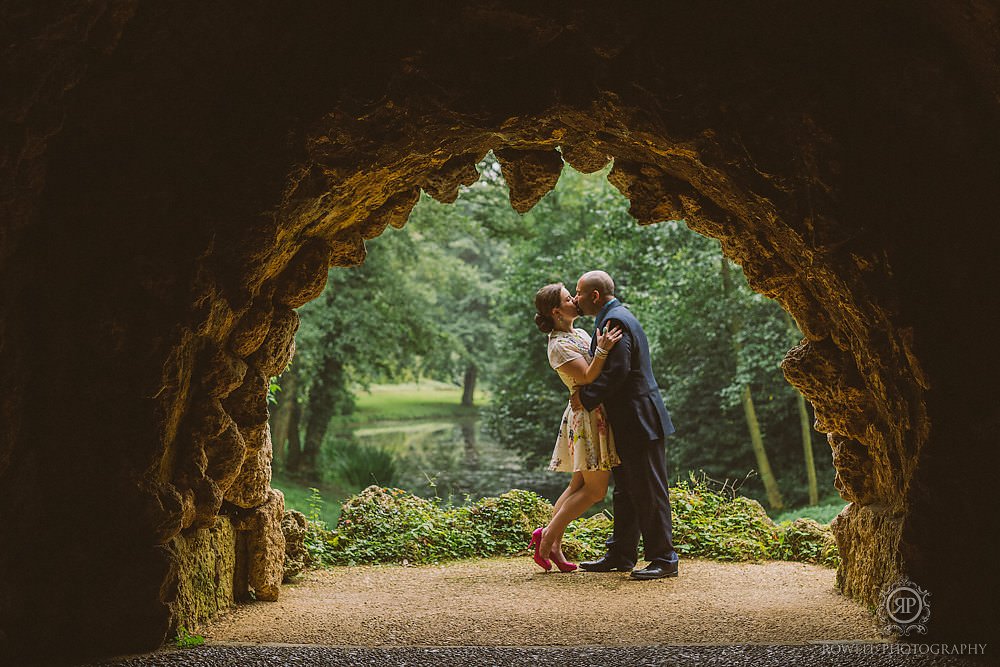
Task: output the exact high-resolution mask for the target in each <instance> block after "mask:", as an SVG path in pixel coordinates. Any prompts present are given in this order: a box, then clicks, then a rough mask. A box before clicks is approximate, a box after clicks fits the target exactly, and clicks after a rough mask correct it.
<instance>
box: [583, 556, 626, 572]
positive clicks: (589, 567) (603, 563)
mask: <svg viewBox="0 0 1000 667" xmlns="http://www.w3.org/2000/svg"><path fill="white" fill-rule="evenodd" d="M580 567H581V568H583V569H584V570H586V571H587V572H631V571H632V568H633V567H635V563H630V562H628V561H627V560H625V559H624V558H622V557H620V556H612V555H611V554H605V555H603V556H601V557H600V558H598V559H597V560H587V561H584V562H582V563H580Z"/></svg>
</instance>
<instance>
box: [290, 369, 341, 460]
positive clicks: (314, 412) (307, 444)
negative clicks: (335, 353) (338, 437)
mask: <svg viewBox="0 0 1000 667" xmlns="http://www.w3.org/2000/svg"><path fill="white" fill-rule="evenodd" d="M343 384H344V367H343V364H341V363H340V360H339V359H336V358H334V357H327V358H326V359H325V360H324V361H323V365H322V367H321V369H320V372H319V374H318V375H317V377H316V378H315V379H314V380H313V385H312V387H311V388H310V390H309V401H308V405H307V408H306V433H305V439H304V440H303V442H302V465H301V468H300V470H301V471H302V472H305V473H307V474H312V475H315V474H316V473H317V472H318V470H317V465H318V463H319V453H320V449H321V448H322V446H323V439H324V438H325V437H326V432H327V429H329V427H330V420H331V419H332V418H333V416H334V415H335V414H336V413H337V403H338V399H339V398H340V397H341V396H340V395H341V393H342V392H341V389H342V386H343Z"/></svg>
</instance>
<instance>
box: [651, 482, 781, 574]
mask: <svg viewBox="0 0 1000 667" xmlns="http://www.w3.org/2000/svg"><path fill="white" fill-rule="evenodd" d="M670 502H671V507H672V509H673V515H674V523H673V526H674V548H675V549H676V550H677V553H679V554H681V555H688V556H700V557H703V558H712V559H715V560H722V561H755V560H763V559H765V558H770V557H772V555H771V552H772V551H773V549H774V546H775V544H777V542H778V539H779V538H778V532H779V531H778V527H777V526H775V524H774V522H773V521H771V519H770V518H768V516H767V512H765V511H764V508H763V507H762V506H761V504H760V503H759V502H757V501H756V500H753V499H751V498H746V497H744V496H733V497H726V496H724V495H721V494H718V493H714V492H712V491H711V490H709V489H708V487H707V486H706V485H705V484H702V483H696V482H691V483H689V482H680V483H679V484H678V485H677V486H675V487H673V488H671V489H670Z"/></svg>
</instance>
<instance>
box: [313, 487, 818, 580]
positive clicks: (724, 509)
mask: <svg viewBox="0 0 1000 667" xmlns="http://www.w3.org/2000/svg"><path fill="white" fill-rule="evenodd" d="M316 495H317V496H318V493H317V494H316ZM670 497H671V502H672V505H673V510H674V512H673V513H674V544H675V548H676V549H677V551H678V553H680V554H681V555H682V556H689V557H699V558H711V559H714V560H721V561H759V560H764V559H784V560H800V561H804V562H811V563H819V564H823V565H830V566H834V565H836V563H837V551H836V544H835V543H834V542H833V538H832V535H831V533H830V530H829V528H828V527H824V526H820V525H819V524H817V523H816V522H815V521H812V520H811V519H800V520H797V521H795V522H787V523H783V524H780V525H776V524H775V523H774V522H772V521H771V520H770V519H769V518H768V517H767V514H766V513H765V512H764V509H763V508H762V507H761V505H760V503H758V502H757V501H755V500H753V499H750V498H746V497H743V496H739V495H730V496H726V495H723V494H720V493H716V492H713V491H711V490H710V489H709V488H708V487H707V486H705V485H704V484H702V483H698V482H693V481H692V482H690V483H689V482H683V483H681V484H678V485H677V486H675V487H672V488H671V489H670ZM551 514H552V506H551V504H549V502H548V501H546V500H545V499H543V498H541V497H539V496H538V495H536V494H534V493H532V492H530V491H520V490H514V491H509V492H507V493H505V494H503V495H501V496H499V497H496V498H483V499H482V500H480V501H478V502H475V503H470V504H464V505H460V506H448V505H443V504H441V503H440V502H434V501H431V500H426V499H423V498H419V497H417V496H414V495H411V494H408V493H406V492H405V491H402V490H401V489H391V488H390V489H386V488H382V487H378V486H370V487H368V488H367V489H365V490H364V491H362V492H361V493H360V494H358V495H356V496H353V497H351V498H349V499H348V500H347V501H346V502H344V504H343V506H342V508H341V513H340V519H339V521H338V522H337V526H336V528H335V529H334V530H327V529H326V526H325V524H323V523H322V522H318V521H316V522H315V524H314V525H311V526H310V529H309V533H308V534H307V538H306V545H307V548H308V549H309V552H310V554H311V555H312V557H313V560H314V561H315V562H316V563H320V564H324V565H359V564H372V563H409V564H422V563H438V562H441V561H445V560H450V559H457V558H473V557H486V556H500V555H514V554H519V553H525V552H526V545H527V543H528V540H529V538H530V535H531V531H532V530H533V529H534V528H537V527H538V526H542V525H545V524H546V523H547V522H548V520H549V518H550V517H551ZM313 516H318V511H316V512H311V514H310V523H311V524H313V523H314V519H313V518H312V517H313ZM612 527H613V520H612V518H611V517H610V516H609V515H608V514H607V513H603V512H602V513H599V514H596V515H594V516H592V517H588V518H585V519H578V520H576V521H574V522H573V523H572V524H570V527H569V528H568V529H567V531H566V535H565V537H564V539H563V550H564V551H565V553H566V555H567V557H569V558H571V559H582V558H592V557H595V556H598V555H600V554H601V553H603V552H604V541H605V539H606V538H607V536H608V535H609V534H610V532H611V530H612Z"/></svg>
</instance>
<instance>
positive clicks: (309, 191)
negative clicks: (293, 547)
mask: <svg viewBox="0 0 1000 667" xmlns="http://www.w3.org/2000/svg"><path fill="white" fill-rule="evenodd" d="M973 4H974V5H975V12H973V13H974V14H976V16H978V17H979V19H977V20H968V19H967V17H965V16H964V15H963V14H962V12H963V11H964V10H963V9H959V8H950V9H945V8H931V7H929V6H924V5H913V6H912V7H906V8H901V7H895V8H888V7H881V6H880V7H869V6H867V5H863V4H861V3H859V4H858V5H856V6H853V7H852V8H851V11H846V10H844V9H843V8H833V7H832V6H831V7H821V8H817V7H810V8H805V7H798V6H796V7H781V8H780V9H781V11H779V12H757V11H752V10H751V9H741V8H733V7H727V8H725V9H724V10H723V9H720V8H715V7H698V8H686V9H681V8H678V7H673V6H668V5H664V6H662V7H656V8H653V7H648V8H644V9H643V10H642V11H639V12H636V13H634V14H628V15H622V13H620V12H616V11H614V10H613V9H600V8H594V7H578V8H573V9H570V8H566V7H555V8H549V9H537V10H530V11H529V10H527V9H523V8H522V9H517V8H511V7H507V6H505V5H504V4H503V3H500V4H496V5H491V6H490V7H489V8H483V7H468V8H466V9H465V10H463V11H462V12H459V13H458V14H453V13H449V14H448V15H447V16H444V15H441V14H438V13H436V12H434V11H428V12H426V13H418V12H417V11H416V10H399V11H394V12H390V13H389V14H390V15H391V18H389V19H380V20H379V21H374V20H372V14H370V13H369V11H368V10H367V9H365V8H361V7H359V8H356V9H351V10H343V11H341V10H340V9H338V8H332V7H314V6H311V5H310V6H308V7H307V6H302V7H299V8H297V9H295V10H288V11H287V12H286V11H283V10H282V11H279V10H277V9H273V8H272V9H268V8H264V7H251V8H246V15H244V16H242V17H241V20H239V21H233V20H231V17H230V16H228V15H227V14H226V12H225V11H224V10H222V9H211V8H200V9H197V10H195V9H193V8H191V7H186V6H185V7H180V8H177V7H173V6H172V7H167V6H153V5H150V4H142V3H139V4H137V5H133V4H129V3H121V6H116V7H114V8H112V7H110V6H105V5H93V6H89V5H88V7H87V8H78V9H79V11H77V12H72V13H71V15H62V16H57V15H54V14H51V13H50V12H49V10H48V9H41V8H39V9H37V10H31V11H28V12H20V13H17V15H16V16H12V17H11V18H12V23H11V25H13V26H15V28H16V30H15V32H16V35H18V36H19V37H18V38H17V39H14V40H13V41H11V43H10V48H9V49H8V51H7V52H6V56H7V57H8V58H9V59H10V62H12V63H13V67H12V68H11V70H10V71H12V72H17V73H18V77H17V80H16V82H15V83H18V85H17V86H14V87H12V88H11V89H10V90H11V91H12V95H11V98H10V101H7V100H5V101H4V111H5V113H6V114H7V115H6V116H5V118H7V119H8V120H9V122H10V126H11V127H12V128H14V129H16V130H17V131H14V132H10V133H8V135H9V136H7V137H6V138H5V143H4V144H3V146H4V151H5V153H4V155H5V158H6V159H5V160H4V161H3V162H2V165H3V169H4V170H5V171H4V175H5V183H8V184H10V187H7V188H6V189H5V190H4V197H5V201H6V202H7V204H9V206H8V210H9V211H10V215H9V216H8V217H7V219H6V220H5V221H4V225H3V228H2V229H3V236H2V242H3V246H2V252H0V271H2V281H0V283H2V298H3V309H2V311H0V312H2V313H3V315H2V318H0V345H2V349H3V353H4V365H3V368H2V371H0V373H2V375H0V382H2V385H3V386H4V387H5V388H7V391H5V392H4V393H3V395H2V396H0V414H2V415H3V420H2V421H0V509H2V512H3V514H2V521H0V544H3V545H4V549H3V550H0V571H3V572H6V573H16V574H7V575H4V577H3V578H2V579H0V645H2V649H0V651H8V650H12V651H15V652H17V651H18V650H20V649H23V648H24V647H26V646H43V647H44V646H48V647H49V649H50V650H53V651H56V650H62V651H66V652H68V653H73V654H77V655H82V654H85V653H88V652H89V653H102V652H108V653H110V652H124V651H128V650H136V649H147V648H151V647H153V646H156V645H158V644H159V643H160V642H162V640H163V639H164V637H165V636H166V634H167V632H168V631H169V629H170V628H171V627H173V626H175V625H176V624H177V623H178V622H179V621H180V620H183V619H197V618H207V617H208V616H211V615H212V614H213V613H215V612H216V611H217V610H219V609H221V608H224V607H226V606H227V605H228V601H229V600H230V599H231V598H232V596H233V595H234V594H235V595H236V596H237V597H238V596H239V595H241V594H245V591H246V590H247V589H249V588H252V589H254V590H255V591H256V592H257V595H258V597H262V598H267V597H272V596H274V595H277V592H278V585H279V582H280V578H281V572H280V569H281V566H280V563H281V548H280V543H281V540H280V534H281V532H280V516H281V499H280V496H279V495H278V494H276V493H274V492H273V491H272V490H271V488H270V485H269V484H268V481H269V474H270V461H269V453H268V451H267V450H268V447H269V446H270V444H269V434H268V429H267V403H266V393H267V388H268V384H269V383H268V379H269V377H270V376H272V375H274V374H276V373H277V372H279V371H280V370H282V369H283V368H284V365H285V363H286V362H287V357H288V356H289V354H290V351H291V346H292V340H293V334H294V330H295V328H296V326H297V315H296V314H295V310H294V309H295V308H296V307H298V306H301V305H303V304H305V303H307V302H308V301H310V300H311V299H314V298H315V297H316V296H318V295H319V294H320V292H321V291H322V288H323V285H324V283H325V280H326V275H327V268H328V267H329V266H330V265H339V266H347V265H352V264H357V263H359V262H361V261H362V260H363V259H364V255H365V248H364V241H365V239H366V238H372V237H374V236H377V235H378V234H380V233H381V232H382V231H383V230H384V229H385V228H386V227H387V226H389V225H394V226H399V225H402V224H404V223H405V221H406V219H407V216H408V214H409V212H410V210H411V209H412V207H413V205H414V203H415V202H416V201H417V198H418V197H419V194H420V191H421V190H422V191H424V192H426V193H428V194H429V195H431V196H432V197H434V198H435V199H438V200H439V201H453V199H454V196H455V195H456V194H457V191H458V188H459V187H460V186H461V185H462V184H467V183H471V182H472V181H473V180H474V179H475V178H476V176H477V175H476V171H475V164H476V163H477V162H478V161H479V160H480V159H481V158H482V157H483V156H484V155H485V154H486V153H487V152H488V151H490V150H493V151H494V153H495V154H496V155H497V156H498V158H499V159H500V160H501V162H502V163H506V169H507V171H508V172H509V174H510V175H509V177H508V179H507V180H508V184H509V186H510V188H511V202H512V204H513V205H514V207H515V208H518V207H519V206H529V205H530V204H531V203H532V202H534V201H537V200H538V198H540V197H541V196H542V195H544V194H545V192H547V191H548V190H549V189H551V185H552V184H554V183H555V181H556V179H558V174H559V170H560V168H561V165H562V161H563V159H565V160H566V162H567V163H569V164H570V165H572V166H573V167H574V168H576V169H578V170H580V171H583V172H586V171H588V170H589V171H593V170H596V169H599V168H600V167H603V166H604V164H605V163H606V162H607V158H608V156H613V157H614V158H615V166H614V169H613V170H612V172H611V174H610V176H609V178H610V179H612V183H613V184H614V185H615V187H616V188H617V189H618V190H619V191H621V192H622V193H623V194H624V195H625V196H626V197H627V198H628V199H629V200H630V202H631V213H632V215H633V217H634V218H635V219H636V220H638V221H639V222H653V221H655V220H659V219H684V220H686V221H687V222H688V224H689V225H690V226H691V227H692V228H693V229H695V230H696V231H698V232H700V233H702V234H704V235H706V236H709V237H712V238H716V239H718V240H719V241H720V243H721V244H722V247H723V249H724V251H725V253H726V255H727V256H728V257H729V258H730V259H732V260H734V261H735V262H737V263H738V264H739V265H740V266H742V267H743V270H744V273H745V275H746V277H747V280H748V282H749V283H750V285H751V286H752V287H753V288H754V289H755V290H757V291H758V292H760V293H761V294H764V295H766V296H769V297H771V298H773V299H775V300H776V301H778V302H779V303H780V304H781V305H782V307H784V308H785V310H787V311H788V312H789V313H791V314H792V315H793V316H794V318H795V320H796V322H797V323H798V325H799V327H800V328H801V330H802V332H803V334H804V336H805V339H806V342H805V343H803V344H802V345H799V346H796V347H794V348H793V349H792V350H791V351H790V352H789V354H788V355H787V357H786V360H785V362H784V372H785V374H786V376H787V377H788V379H789V380H790V381H791V382H792V384H794V385H795V386H796V387H797V388H798V389H799V390H800V391H802V393H803V394H804V395H805V396H806V397H807V398H808V399H809V401H810V402H811V403H812V405H813V406H814V408H815V410H816V421H817V425H818V428H819V430H821V431H824V432H827V433H829V434H830V444H831V447H832V449H833V454H834V462H835V466H836V468H837V476H838V482H837V486H838V489H839V491H840V492H841V494H842V495H843V496H844V498H845V499H847V500H849V501H851V505H850V506H849V507H848V509H847V510H845V512H844V513H843V514H842V515H841V517H840V519H838V521H837V527H836V535H837V540H838V546H839V547H840V552H841V556H842V558H843V562H842V565H841V568H840V571H839V574H838V577H839V581H840V584H841V588H842V590H843V591H844V592H845V594H847V595H848V596H850V597H852V598H854V599H856V600H858V601H860V602H862V603H867V604H874V603H875V602H877V600H878V592H879V590H880V589H881V588H882V587H883V586H884V585H885V584H887V583H890V582H891V581H893V580H895V579H896V578H897V577H898V576H900V575H906V576H908V577H910V578H912V579H914V580H915V581H918V582H919V583H920V584H921V585H922V586H924V587H925V588H927V589H928V590H930V591H932V593H933V595H934V598H933V599H934V605H935V606H934V622H933V624H932V625H931V632H932V634H933V635H934V636H939V637H979V638H980V639H981V638H983V637H993V636H995V631H996V628H995V625H994V624H992V622H991V620H990V619H991V618H992V616H991V615H990V614H989V609H991V605H992V601H991V599H990V592H991V591H992V590H995V586H994V585H993V582H995V578H996V574H995V568H993V567H992V563H991V549H990V547H989V543H988V540H989V537H990V536H991V535H992V534H993V533H994V532H995V531H994V530H993V526H994V524H995V520H996V518H995V516H993V513H992V512H990V511H989V508H990V504H989V502H988V500H987V499H986V498H985V497H984V492H985V490H987V489H989V488H990V484H991V481H990V479H989V474H990V473H989V471H991V470H993V469H995V467H996V466H995V464H994V462H995V460H996V448H995V447H994V446H993V440H994V438H995V426H996V425H997V424H998V423H1000V417H998V413H997V406H996V404H995V401H993V400H992V386H993V384H994V378H995V377H996V375H997V369H998V366H1000V363H998V355H997V354H996V352H995V350H994V346H993V344H992V342H991V341H990V340H989V333H990V331H991V330H992V329H991V318H992V314H993V313H995V312H996V311H997V310H998V308H997V299H998V295H997V294H996V291H995V290H993V289H992V281H991V280H990V272H989V267H991V266H992V257H991V252H992V249H993V248H995V247H996V245H997V243H996V240H997V239H996V236H997V233H998V231H997V230H998V228H1000V226H997V225H995V224H992V221H993V220H995V219H996V218H997V217H998V215H997V214H998V212H1000V201H998V198H997V196H996V189H995V183H994V182H993V181H994V177H995V174H996V173H1000V168H998V167H1000V149H998V139H997V137H996V135H995V132H994V128H995V126H996V119H997V117H998V115H1000V114H998V112H997V104H996V99H997V97H996V94H995V91H996V90H997V81H998V80H1000V77H997V75H996V71H995V67H994V66H993V65H992V64H991V63H995V62H996V58H993V57H992V55H991V54H995V53H996V52H997V48H998V40H997V39H996V36H995V34H994V33H993V32H990V29H988V28H986V27H983V26H989V25H995V23H990V22H989V21H988V20H983V18H982V17H983V16H985V17H987V18H988V17H989V16H994V15H995V12H992V10H990V9H989V8H988V7H986V6H985V5H983V4H981V3H973ZM5 11H6V10H5ZM66 11H69V10H66ZM991 12H992V13H991ZM973 18H975V17H973ZM664 26H676V27H677V29H672V30H671V31H670V34H671V35H672V37H673V42H672V45H671V46H672V48H671V49H670V51H669V53H665V52H664V47H663V40H662V35H663V33H664V30H665V27H664ZM886 26H893V28H892V30H888V29H887V28H886ZM331 31H332V33H331ZM331 34H333V35H334V36H335V37H338V38H332V36H331ZM928 44H934V45H936V46H937V47H938V48H935V49H929V48H927V45H928ZM470 54H475V57H470ZM668 56H669V57H668ZM498 91H499V92H498ZM859 100H860V101H863V103H859ZM557 147H561V153H560V151H558V150H557ZM943 202H946V203H947V221H946V224H942V221H941V220H938V219H937V218H936V217H935V216H933V215H929V213H928V212H931V211H939V210H940V208H941V206H942V203H943ZM224 503H226V505H225V507H227V508H230V509H231V514H232V516H231V517H229V518H222V519H219V518H218V517H219V516H220V514H219V512H220V510H221V509H222V508H223V506H224ZM235 508H239V509H235ZM942 531H946V532H947V536H946V538H945V539H944V540H942V535H941V532H942ZM942 541H944V542H946V543H947V545H948V547H947V548H942V546H941V544H942ZM67 545H71V546H70V547H67ZM64 555H65V556H66V557H64ZM227 571H234V572H238V573H239V574H238V575H234V576H233V577H232V578H229V581H230V582H233V581H235V582H237V584H236V586H235V588H236V590H235V591H233V590H232V588H233V587H230V586H228V585H227V584H226V583H225V582H226V577H222V578H220V579H216V578H215V576H214V573H217V572H227ZM209 574H212V575H213V576H209ZM213 582H214V583H213ZM68 590H72V591H73V592H74V595H73V596H72V599H69V600H66V599H65V591H68ZM52 600H65V602H64V603H63V604H59V605H53V604H51V603H50V601H52ZM56 607H58V608H56ZM54 633H58V634H59V635H61V636H63V637H65V644H64V645H62V646H56V645H55V644H57V643H54V642H51V641H50V636H51V635H52V634H54Z"/></svg>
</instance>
